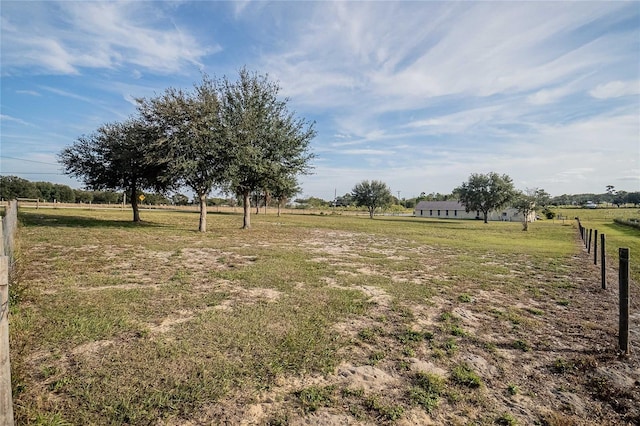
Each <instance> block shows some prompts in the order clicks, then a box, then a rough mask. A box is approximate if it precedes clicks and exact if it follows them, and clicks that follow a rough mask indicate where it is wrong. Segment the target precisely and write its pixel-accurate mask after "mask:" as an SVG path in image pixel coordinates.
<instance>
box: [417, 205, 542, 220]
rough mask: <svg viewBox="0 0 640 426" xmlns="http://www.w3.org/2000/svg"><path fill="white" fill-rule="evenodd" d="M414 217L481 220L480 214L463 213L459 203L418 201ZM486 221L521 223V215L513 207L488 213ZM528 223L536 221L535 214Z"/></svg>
mask: <svg viewBox="0 0 640 426" xmlns="http://www.w3.org/2000/svg"><path fill="white" fill-rule="evenodd" d="M414 216H416V217H433V218H440V219H482V212H480V211H477V210H473V211H470V212H467V211H465V207H464V205H463V204H461V203H460V202H459V201H420V202H419V203H418V204H417V205H416V209H415V211H414ZM487 219H488V220H500V221H503V222H522V213H519V212H518V210H517V209H515V208H513V207H507V208H503V209H501V210H494V211H490V212H489V215H488V217H487ZM528 220H529V222H533V221H534V220H536V214H535V212H531V214H530V215H529V218H528Z"/></svg>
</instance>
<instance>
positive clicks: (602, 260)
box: [600, 234, 607, 290]
mask: <svg viewBox="0 0 640 426" xmlns="http://www.w3.org/2000/svg"><path fill="white" fill-rule="evenodd" d="M605 241H606V239H605V235H604V234H600V271H601V275H602V289H603V290H606V289H607V255H606V254H605Z"/></svg>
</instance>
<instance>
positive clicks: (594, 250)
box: [593, 229, 598, 265]
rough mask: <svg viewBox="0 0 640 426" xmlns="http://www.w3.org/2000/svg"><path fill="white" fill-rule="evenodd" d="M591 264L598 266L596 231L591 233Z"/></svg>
mask: <svg viewBox="0 0 640 426" xmlns="http://www.w3.org/2000/svg"><path fill="white" fill-rule="evenodd" d="M593 264H594V265H597V264H598V230H597V229H596V230H595V232H594V233H593Z"/></svg>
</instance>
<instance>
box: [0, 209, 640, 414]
mask: <svg viewBox="0 0 640 426" xmlns="http://www.w3.org/2000/svg"><path fill="white" fill-rule="evenodd" d="M126 218H128V215H125V212H118V211H109V212H102V211H73V210H69V211H64V212H63V211H55V210H52V211H44V210H43V211H35V210H31V211H29V210H25V211H22V212H21V220H22V222H23V227H22V229H21V232H20V243H21V251H20V256H19V269H20V273H19V274H18V282H17V283H16V285H15V287H14V288H13V289H12V291H13V298H14V299H13V300H15V304H14V306H13V307H12V320H11V333H12V354H11V355H12V361H13V377H14V384H13V385H14V395H15V398H16V410H15V411H16V416H17V420H18V422H19V423H20V424H56V423H58V424H64V422H68V423H71V424H113V425H116V424H142V425H144V424H149V425H151V424H153V425H158V424H163V425H185V424H187V425H188V424H191V425H196V424H210V423H212V422H214V423H215V422H219V423H223V424H224V423H225V422H226V423H228V424H291V425H296V424H327V425H328V424H360V425H365V424H406V425H409V424H466V423H475V424H496V423H497V424H514V422H517V423H518V424H536V423H538V424H554V423H553V422H559V423H557V424H571V422H575V424H600V423H602V422H603V421H610V420H611V419H613V421H614V423H616V422H617V423H621V424H623V423H624V422H631V423H633V422H634V421H637V420H638V416H639V415H640V412H639V411H638V407H637V404H635V405H634V404H633V403H631V402H630V401H637V400H638V397H639V394H638V392H639V391H638V387H637V383H640V377H639V374H638V371H639V369H638V367H639V365H638V360H637V358H634V357H631V358H627V359H619V358H617V357H616V355H615V333H616V331H615V327H616V318H615V317H612V316H611V314H610V313H611V311H612V310H613V309H614V308H615V303H616V301H615V294H614V292H612V291H607V292H602V291H600V290H599V289H598V282H597V281H598V280H597V277H594V275H593V274H592V271H591V269H592V268H591V269H590V267H589V266H588V264H589V260H588V259H585V256H583V255H582V252H581V247H580V245H579V244H578V243H577V241H576V240H575V230H573V229H571V228H570V227H567V226H562V225H561V224H553V223H549V222H543V223H536V224H534V225H532V229H531V231H530V232H529V233H526V234H525V233H522V232H521V231H520V225H519V224H509V223H492V224H489V225H484V224H480V223H477V222H474V221H431V220H418V219H413V218H380V219H376V220H373V221H371V220H369V219H363V218H359V217H330V216H294V215H290V216H283V217H281V218H276V217H275V215H264V214H260V215H258V216H255V217H254V229H252V230H251V231H248V232H247V231H242V230H240V229H239V224H240V217H239V216H236V215H231V214H225V215H211V225H212V226H211V227H212V231H211V232H210V233H208V234H206V235H201V234H198V233H196V232H194V231H193V229H194V228H196V227H197V215H196V214H193V213H168V212H145V215H144V218H145V220H148V222H146V223H143V224H142V225H139V226H138V225H133V224H130V223H128V222H127V221H126ZM194 225H195V226H194ZM560 302H562V303H560ZM564 302H566V303H564ZM634 336H637V335H634ZM633 338H634V339H635V337H633ZM634 342H635V340H634ZM562 422H565V423H562Z"/></svg>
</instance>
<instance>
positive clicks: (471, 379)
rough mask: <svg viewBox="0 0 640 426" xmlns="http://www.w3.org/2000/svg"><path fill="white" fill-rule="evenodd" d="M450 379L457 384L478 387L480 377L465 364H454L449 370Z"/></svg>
mask: <svg viewBox="0 0 640 426" xmlns="http://www.w3.org/2000/svg"><path fill="white" fill-rule="evenodd" d="M451 381H452V382H453V383H455V384H457V385H460V386H465V387H468V388H479V387H480V386H481V385H482V379H481V378H480V376H478V375H477V374H476V372H475V371H473V369H471V367H469V366H468V365H467V364H458V365H456V366H455V367H454V368H453V370H452V372H451Z"/></svg>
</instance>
